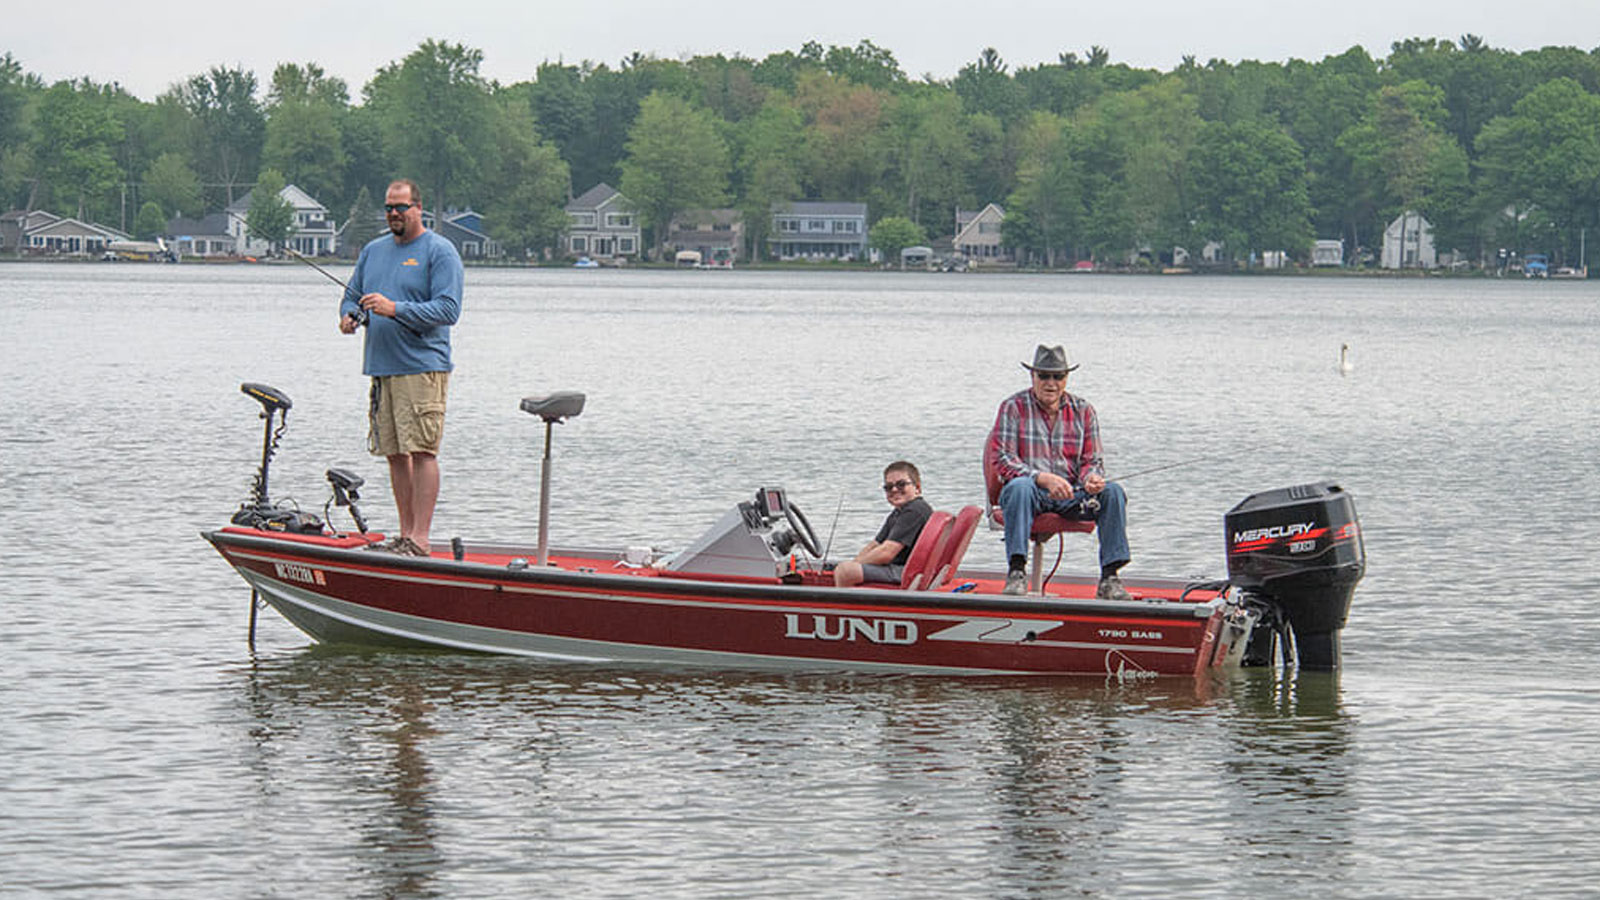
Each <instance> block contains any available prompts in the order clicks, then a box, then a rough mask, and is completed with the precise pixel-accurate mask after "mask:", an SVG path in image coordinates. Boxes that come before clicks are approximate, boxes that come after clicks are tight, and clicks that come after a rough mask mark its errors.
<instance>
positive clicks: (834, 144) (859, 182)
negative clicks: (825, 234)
mask: <svg viewBox="0 0 1600 900" xmlns="http://www.w3.org/2000/svg"><path fill="white" fill-rule="evenodd" d="M888 100H889V96H888V95H887V94H884V93H882V92H880V91H877V90H874V89H873V88H870V87H867V86H865V85H854V84H851V83H849V82H847V81H843V80H841V79H838V78H834V77H832V76H829V75H827V74H824V73H820V72H819V73H809V74H804V75H802V76H801V77H800V83H799V88H798V90H797V92H796V96H795V103H796V105H797V106H799V107H800V109H801V110H802V111H803V112H804V113H805V115H806V118H807V122H806V133H805V143H804V149H803V156H802V159H803V165H804V170H803V171H802V179H803V185H802V186H803V187H804V188H805V191H806V194H807V195H808V196H812V197H820V198H823V199H826V200H862V199H865V198H866V197H867V196H868V194H869V193H870V192H871V191H872V189H873V188H874V187H875V186H878V185H880V184H882V183H883V181H884V174H885V172H886V170H887V167H888V162H889V154H888V152H887V148H886V147H885V146H884V142H885V134H884V131H883V127H882V126H883V121H884V106H885V104H886V103H887V102H888Z"/></svg>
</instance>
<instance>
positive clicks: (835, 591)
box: [201, 528, 1230, 621]
mask: <svg viewBox="0 0 1600 900" xmlns="http://www.w3.org/2000/svg"><path fill="white" fill-rule="evenodd" d="M201 536H202V537H204V538H205V539H206V540H207V541H208V542H209V543H211V544H212V546H213V547H215V548H216V549H217V550H218V551H219V552H224V548H225V547H239V548H242V549H250V550H256V551H260V552H265V553H269V554H276V555H279V556H283V557H286V558H287V559H290V560H294V559H304V558H306V557H311V558H315V559H322V560H328V561H330V562H337V563H339V564H341V565H349V564H351V563H354V564H356V567H357V568H366V569H369V570H371V571H372V572H373V573H374V574H375V575H380V576H381V575H382V573H385V572H394V573H397V574H405V575H409V576H417V575H422V576H441V575H444V576H452V577H455V578H460V579H466V580H474V581H481V582H484V583H489V584H497V583H505V584H508V585H509V584H515V585H516V586H518V587H519V588H527V587H542V586H548V587H552V588H589V589H600V590H621V591H635V592H641V593H658V594H668V595H677V596H682V595H695V596H701V597H705V598H706V599H708V600H717V601H726V600H730V599H734V600H739V599H742V600H746V601H751V602H763V603H770V602H775V601H784V602H788V603H802V604H809V605H815V606H818V607H835V608H846V609H872V608H881V609H896V610H905V609H908V608H922V609H932V610H936V611H938V612H941V613H947V612H950V611H952V610H971V611H973V612H976V613H997V614H998V613H1003V614H1006V615H1024V616H1029V617H1044V616H1051V615H1061V614H1070V615H1074V616H1090V617H1095V618H1129V619H1133V618H1152V619H1163V620H1167V619H1187V620H1191V621H1192V620H1196V619H1207V618H1209V617H1210V616H1211V615H1213V614H1214V613H1215V612H1216V611H1217V610H1218V609H1219V608H1224V607H1226V606H1228V605H1230V601H1229V599H1228V593H1227V592H1226V591H1223V592H1218V593H1216V594H1214V595H1213V596H1212V597H1210V598H1208V599H1205V600H1175V599H1170V598H1166V597H1151V598H1145V599H1136V600H1101V599H1079V598H1070V597H1059V596H1049V597H1034V596H1025V597H1010V596H1002V595H996V594H979V593H975V592H961V593H956V592H954V591H949V590H943V591H902V590H894V589H880V588H861V587H856V588H839V587H833V586H831V585H805V584H782V583H764V582H759V581H725V580H716V579H708V578H693V577H674V578H663V577H660V576H659V575H657V574H654V573H652V574H648V575H646V574H633V573H630V572H626V571H623V572H608V571H600V570H598V569H595V570H592V571H586V572H585V571H571V570H567V569H559V568H546V569H539V568H535V567H532V566H530V567H528V568H526V569H512V568H508V567H506V566H501V565H492V564H490V563H483V562H473V561H469V560H461V561H457V560H455V559H450V558H441V557H416V556H399V555H394V554H383V555H382V556H374V555H373V553H372V552H371V551H366V550H364V549H363V547H364V546H365V545H361V546H338V545H334V544H330V543H326V542H323V541H306V540H285V539H284V538H283V536H279V535H275V534H264V533H251V532H250V531H247V530H244V529H236V528H228V529H217V530H214V531H203V532H201ZM469 546H471V548H472V549H473V550H474V551H476V552H479V553H486V552H487V553H496V554H497V555H498V554H504V553H513V554H515V555H521V554H522V552H523V551H524V550H525V548H522V547H520V546H517V545H497V544H474V545H469ZM576 553H583V554H611V553H615V554H617V556H618V557H619V558H620V553H621V551H620V550H616V551H611V550H592V549H585V550H575V549H573V548H552V549H551V550H550V555H551V556H560V557H566V558H585V559H587V558H592V557H590V556H588V555H585V556H582V557H575V556H573V555H572V554H576ZM224 555H225V556H226V553H225V552H224ZM229 562H230V563H234V561H233V560H231V559H230V560H229ZM235 565H236V564H235ZM968 571H970V572H971V573H972V574H976V575H979V576H987V577H990V578H994V577H995V576H994V574H993V573H989V572H987V571H986V570H968ZM1124 581H1125V583H1126V584H1128V585H1130V586H1132V587H1135V588H1138V587H1152V588H1155V589H1161V590H1174V589H1182V588H1185V587H1187V586H1188V585H1190V584H1193V583H1194V582H1188V581H1183V580H1179V579H1139V580H1135V579H1125V580H1124ZM619 599H620V598H619Z"/></svg>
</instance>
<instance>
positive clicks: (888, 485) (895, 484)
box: [883, 478, 911, 494]
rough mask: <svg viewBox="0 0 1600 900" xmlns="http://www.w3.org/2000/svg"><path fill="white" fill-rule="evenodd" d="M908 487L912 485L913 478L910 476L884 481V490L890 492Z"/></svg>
mask: <svg viewBox="0 0 1600 900" xmlns="http://www.w3.org/2000/svg"><path fill="white" fill-rule="evenodd" d="M908 487H911V479H909V478H902V479H900V480H899V481H885V482H884V483H883V492H884V493H885V494H889V493H893V492H895V491H903V490H905V489H906V488H908Z"/></svg>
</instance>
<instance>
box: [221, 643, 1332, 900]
mask: <svg viewBox="0 0 1600 900" xmlns="http://www.w3.org/2000/svg"><path fill="white" fill-rule="evenodd" d="M237 681H238V684H239V687H240V691H239V696H241V698H242V702H243V705H244V709H245V714H246V715H247V716H248V717H249V718H250V719H251V720H252V722H253V724H252V727H251V728H250V729H249V731H250V733H251V734H252V735H253V736H254V743H253V745H252V746H251V747H249V748H248V751H247V756H248V757H249V764H248V765H247V766H246V769H247V771H249V772H251V773H253V775H254V777H255V778H256V779H257V785H256V790H255V791H254V792H247V793H246V794H245V796H246V798H247V799H246V801H245V802H246V803H247V805H248V808H247V809H246V810H244V811H243V813H244V815H245V816H247V817H251V818H254V817H260V818H263V819H266V820H277V819H280V818H281V817H282V816H284V815H286V814H287V813H288V812H289V811H292V810H294V809H298V808H300V807H301V806H303V805H305V804H308V803H315V804H317V805H321V806H329V805H331V806H334V807H337V808H340V809H344V810H348V811H350V812H351V813H352V816H351V817H346V818H345V819H344V820H343V822H342V825H341V826H331V825H330V826H328V830H327V831H326V832H323V831H320V830H319V829H320V828H321V827H322V826H321V825H319V824H318V823H317V822H315V821H312V822H308V823H307V825H306V826H305V832H304V833H302V834H297V835H294V836H286V838H287V839H288V841H289V843H288V844H287V845H286V847H285V851H284V852H285V853H292V852H304V849H303V848H302V849H300V850H295V849H293V848H294V847H297V846H300V845H303V844H305V845H315V846H316V847H317V848H318V852H328V853H342V854H346V855H347V856H348V857H349V858H351V859H353V860H354V861H355V863H356V864H355V865H354V866H353V867H352V869H351V878H352V880H353V882H355V883H360V882H363V881H370V882H372V885H371V887H372V891H367V890H366V888H367V887H368V886H367V885H363V886H362V888H361V889H360V890H357V891H355V892H357V893H365V892H376V893H379V894H381V895H383V896H429V895H433V894H449V893H453V891H452V890H451V885H456V886H457V887H460V886H462V885H475V889H476V890H482V889H484V888H485V886H486V885H488V884H490V883H492V882H493V879H494V878H495V877H504V876H505V875H506V874H508V873H521V874H522V875H524V876H528V875H543V876H546V877H556V873H552V872H549V871H548V870H547V868H546V866H547V861H548V860H551V859H560V860H563V866H564V870H563V873H561V874H560V877H562V878H572V879H573V882H572V886H573V888H574V891H575V892H576V893H584V892H585V890H586V889H589V888H594V887H596V886H597V885H600V884H604V883H608V880H609V879H615V878H617V877H619V876H624V875H625V876H628V877H630V878H642V879H643V880H644V881H646V882H652V879H655V880H663V879H664V880H665V881H666V882H667V883H666V884H663V885H662V886H663V887H668V886H672V885H674V884H676V885H679V886H682V885H685V884H688V883H691V882H694V883H700V884H701V886H702V887H703V886H704V883H703V881H698V882H697V881H696V880H697V879H703V878H704V877H706V875H705V873H706V872H707V871H710V872H713V873H715V872H727V871H740V872H743V873H744V878H745V881H744V882H742V883H746V884H748V881H749V878H750V873H751V869H750V868H749V866H750V863H751V860H752V858H753V857H751V856H750V855H749V854H750V853H751V852H752V850H753V849H755V848H761V851H762V852H763V853H765V852H779V851H778V849H777V848H784V847H792V846H803V847H805V848H806V851H805V854H804V856H806V857H807V858H812V857H815V858H817V859H825V860H827V861H828V862H827V865H829V866H830V867H833V866H839V867H844V868H845V869H846V870H847V869H848V867H849V866H850V865H851V860H853V859H855V858H857V856H859V855H860V852H861V850H862V848H863V847H870V848H872V850H873V852H871V853H869V854H867V855H866V858H867V860H869V861H870V863H871V864H872V865H874V866H881V864H882V860H883V858H884V856H885V854H887V855H890V856H902V855H904V856H908V857H910V858H922V859H927V858H928V854H930V853H934V854H935V855H938V856H941V857H948V860H949V864H948V865H944V866H931V867H919V870H918V875H917V878H918V884H919V885H921V886H923V887H927V888H929V889H937V890H948V891H949V892H951V893H955V894H962V893H970V890H971V889H973V888H976V887H977V886H978V885H979V884H987V885H989V886H990V887H991V888H992V887H993V886H994V885H997V884H998V885H1002V886H1006V887H1007V888H1009V889H1015V890H1013V891H1009V892H1011V893H1015V892H1019V891H1022V889H1023V888H1029V889H1034V888H1038V889H1042V890H1045V891H1046V892H1048V890H1049V889H1066V888H1073V889H1075V890H1081V891H1088V890H1089V889H1091V888H1093V889H1094V890H1093V891H1092V892H1093V893H1101V894H1107V895H1118V894H1126V893H1129V892H1138V889H1139V888H1141V887H1148V886H1157V885H1159V884H1160V883H1162V882H1161V879H1162V878H1170V877H1171V872H1170V871H1167V870H1165V869H1163V868H1162V866H1161V865H1160V863H1161V861H1162V859H1164V858H1165V857H1164V856H1163V854H1165V853H1170V852H1172V851H1173V849H1174V848H1172V847H1170V846H1168V845H1167V843H1166V842H1165V841H1163V840H1161V837H1160V832H1159V829H1160V827H1161V824H1162V823H1170V822H1171V821H1173V818H1174V817H1180V818H1184V819H1185V820H1193V821H1196V822H1198V823H1205V822H1207V821H1210V822H1214V824H1215V826H1216V828H1217V829H1218V830H1219V833H1225V834H1226V835H1227V836H1228V841H1229V842H1231V846H1233V847H1235V848H1236V850H1235V852H1233V853H1232V854H1231V860H1230V861H1229V862H1228V864H1227V867H1228V870H1229V872H1230V874H1231V875H1232V876H1246V877H1245V880H1244V881H1243V882H1242V883H1246V884H1250V883H1255V881H1256V879H1257V878H1260V879H1262V883H1270V881H1269V880H1268V879H1269V878H1272V877H1279V876H1281V872H1279V873H1276V875H1275V874H1274V870H1275V869H1277V868H1278V867H1281V866H1297V867H1299V868H1298V869H1297V871H1300V872H1302V873H1308V872H1309V873H1334V872H1337V871H1338V867H1339V866H1341V865H1346V864H1348V861H1345V862H1341V852H1340V849H1339V848H1340V847H1341V846H1343V845H1344V844H1345V843H1347V842H1345V841H1343V840H1341V839H1340V838H1339V837H1338V835H1339V834H1340V833H1341V830H1340V829H1341V828H1342V827H1343V825H1342V823H1344V822H1346V821H1347V820H1348V813H1349V811H1350V810H1351V807H1352V804H1353V802H1354V801H1353V800H1352V798H1351V797H1350V796H1349V795H1348V785H1349V783H1350V776H1349V772H1348V768H1349V761H1348V745H1349V742H1350V738H1349V731H1350V726H1351V723H1350V722H1348V721H1347V720H1346V717H1345V716H1344V715H1343V714H1342V712H1341V711H1340V709H1339V705H1338V695H1337V690H1336V684H1337V681H1336V679H1335V677H1334V676H1332V675H1326V676H1320V675H1307V674H1302V675H1301V676H1300V677H1299V678H1298V679H1287V678H1283V677H1281V675H1280V673H1275V672H1271V671H1268V670H1264V669H1263V670H1253V671H1247V672H1240V673H1234V674H1232V675H1228V676H1221V677H1206V678H1199V679H1165V680H1162V681H1159V682H1140V683H1133V684H1130V683H1126V682H1119V681H1117V680H1116V679H1115V678H1112V677H1107V676H1100V677H1094V678H1088V677H1068V678H1050V679H1040V678H1036V677H1014V676H983V677H973V678H962V679H945V678H917V677H903V676H880V675H853V674H809V675H808V674H779V673H733V672H709V671H702V672H697V671H692V670H684V669H681V668H661V667H638V666H630V667H616V666H591V665H582V664H577V665H574V664H549V663H543V662H540V661H537V660H530V659H526V658H516V657H507V656H483V655H470V654H448V653H434V652H408V651H384V652H371V651H366V650H361V649H357V648H349V647H343V648H341V647H315V648H312V649H309V650H306V651H303V652H300V653H297V654H293V655H289V656H286V657H281V658H278V659H275V660H267V661H262V662H258V663H256V664H254V665H251V666H250V667H249V668H247V669H244V670H242V674H241V675H240V676H239V677H238V679H237ZM646 773H648V774H646ZM1307 815H1315V816H1318V817H1319V818H1320V819H1322V820H1323V821H1322V822H1321V824H1320V825H1319V828H1321V829H1322V831H1321V832H1319V833H1325V834H1331V835H1333V838H1332V840H1331V842H1319V843H1318V844H1317V845H1316V846H1315V848H1314V849H1315V850H1316V853H1315V854H1314V855H1313V854H1310V853H1308V854H1306V856H1305V858H1303V859H1299V860H1295V859H1286V858H1283V856H1282V848H1283V843H1282V839H1281V838H1282V833H1283V832H1284V831H1285V830H1292V829H1294V828H1299V827H1304V822H1305V817H1306V816H1307ZM973 822H984V823H988V824H987V826H986V827H980V828H976V829H973V828H971V827H970V825H971V823H973ZM1242 822H1249V823H1251V826H1250V827H1249V828H1243V829H1241V828H1238V827H1237V826H1238V825H1239V823H1242ZM685 823H692V827H686V826H685ZM341 828H342V830H341ZM1146 829H1152V830H1150V831H1149V832H1148V833H1146V831H1145V830H1146ZM1330 829H1331V830H1330ZM1258 838H1259V840H1260V841H1262V846H1263V853H1262V854H1261V855H1260V856H1259V858H1257V857H1256V856H1255V855H1253V854H1251V853H1250V852H1249V851H1248V849H1246V850H1245V851H1244V852H1238V850H1237V848H1239V847H1244V848H1248V847H1249V846H1250V844H1251V842H1252V841H1254V840H1256V839H1258ZM640 847H649V848H650V854H652V855H647V856H645V857H640V856H639V855H638V852H637V851H638V849H639V848H640ZM1308 849H1312V848H1309V847H1308ZM1268 850H1270V852H1267V851H1268ZM1144 853H1148V854H1149V856H1148V858H1146V857H1144V856H1141V855H1140V854H1144ZM660 854H666V855H668V856H670V857H672V858H674V859H679V860H692V861H693V862H694V864H693V865H689V866H682V867H680V868H678V869H673V870H670V871H668V870H662V869H660V868H659V858H660ZM755 858H760V859H767V860H769V861H770V859H771V858H770V857H766V856H759V857H755ZM1185 858H1187V859H1190V860H1191V861H1192V860H1193V859H1194V856H1193V855H1192V854H1188V855H1186V856H1185ZM651 859H654V860H655V862H648V860H651ZM286 868H287V869H288V870H290V871H292V870H293V867H292V866H288V867H286ZM781 869H782V867H781V866H780V867H779V868H778V869H774V870H772V872H770V873H769V874H768V875H766V876H763V877H777V873H778V872H780V871H781ZM601 873H605V874H604V875H603V876H602V874H601ZM1212 874H1215V873H1212ZM1196 877H1198V878H1201V879H1202V880H1204V879H1207V878H1209V877H1210V876H1209V875H1208V874H1207V872H1206V870H1205V866H1204V865H1203V864H1202V865H1201V866H1200V867H1199V869H1198V870H1197V871H1196ZM474 878H476V879H479V880H477V881H474V880H473V879H474ZM484 879H487V880H484ZM674 879H676V881H675V880H674ZM609 883H613V884H614V883H615V882H614V881H610V882H609ZM652 883H654V882H652ZM280 886H282V887H292V883H289V884H282V883H280ZM468 892H469V893H470V892H472V891H468ZM1007 892H1008V891H1001V893H1007Z"/></svg>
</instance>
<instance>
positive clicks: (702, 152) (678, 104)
mask: <svg viewBox="0 0 1600 900" xmlns="http://www.w3.org/2000/svg"><path fill="white" fill-rule="evenodd" d="M728 168H729V167H728V148H727V145H726V144H724V143H723V141H722V137H721V135H720V134H718V129H717V123H716V122H715V121H714V119H713V117H712V116H711V114H710V113H708V112H705V111H704V110H697V109H694V108H693V107H691V106H690V105H689V104H688V103H687V102H685V101H684V100H682V99H680V98H678V97H675V96H672V95H670V94H663V93H654V94H651V95H650V96H649V97H646V98H645V101H644V103H642V104H640V106H639V118H638V119H637V120H636V121H635V122H634V124H633V130H632V131H630V132H629V134H628V157H627V159H625V160H623V163H622V186H621V189H622V192H623V193H624V194H626V195H628V197H629V199H631V200H633V202H635V203H637V204H639V209H640V211H641V212H642V213H643V214H644V224H645V225H646V226H647V227H649V228H651V229H653V231H654V235H655V243H656V244H657V245H658V246H664V245H665V242H666V238H667V224H668V223H669V222H671V221H672V217H673V215H674V214H676V213H678V212H680V211H682V210H685V209H694V208H699V207H715V206H720V205H722V204H723V203H724V202H725V201H726V199H727V193H726V192H727V185H728Z"/></svg>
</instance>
